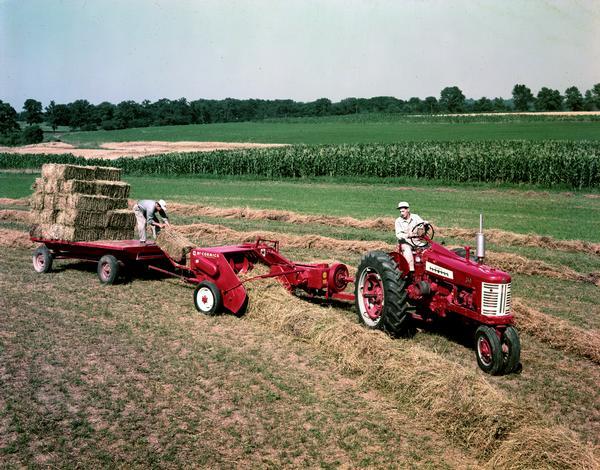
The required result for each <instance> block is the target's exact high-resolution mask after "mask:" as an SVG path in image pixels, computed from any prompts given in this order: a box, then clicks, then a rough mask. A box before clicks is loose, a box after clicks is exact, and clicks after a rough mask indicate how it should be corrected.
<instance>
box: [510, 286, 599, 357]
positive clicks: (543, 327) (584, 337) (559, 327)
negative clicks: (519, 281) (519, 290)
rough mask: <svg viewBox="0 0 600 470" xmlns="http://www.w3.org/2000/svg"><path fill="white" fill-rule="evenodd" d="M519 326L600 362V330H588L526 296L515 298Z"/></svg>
mask: <svg viewBox="0 0 600 470" xmlns="http://www.w3.org/2000/svg"><path fill="white" fill-rule="evenodd" d="M513 310H514V315H515V320H516V322H517V326H518V327H519V329H521V330H522V331H524V332H526V333H528V334H530V335H532V336H535V337H536V338H538V339H539V340H541V341H543V342H544V343H546V344H549V345H550V346H552V347H553V348H556V349H560V350H562V351H567V352H571V353H574V354H577V355H578V356H581V357H585V358H588V359H590V360H592V361H593V362H595V363H596V364H600V332H598V331H597V330H584V329H583V328H578V327H576V326H573V325H572V324H571V323H569V322H568V321H565V320H561V319H560V318H556V317H554V316H551V315H546V314H545V313H543V312H540V311H539V310H536V309H534V308H532V307H529V306H528V305H527V304H526V303H525V302H524V301H523V300H521V299H518V298H515V299H514V300H513Z"/></svg>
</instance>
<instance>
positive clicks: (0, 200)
mask: <svg viewBox="0 0 600 470" xmlns="http://www.w3.org/2000/svg"><path fill="white" fill-rule="evenodd" d="M0 204H2V205H3V206H27V205H29V196H27V197H22V198H20V199H12V198H9V197H0Z"/></svg>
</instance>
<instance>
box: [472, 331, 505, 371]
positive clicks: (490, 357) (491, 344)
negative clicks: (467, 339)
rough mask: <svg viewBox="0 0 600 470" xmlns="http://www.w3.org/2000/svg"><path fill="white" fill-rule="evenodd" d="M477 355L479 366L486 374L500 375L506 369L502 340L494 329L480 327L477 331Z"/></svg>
mask: <svg viewBox="0 0 600 470" xmlns="http://www.w3.org/2000/svg"><path fill="white" fill-rule="evenodd" d="M475 353H476V355H477V364H478V365H479V367H480V368H481V370H483V371H484V372H486V373H488V374H490V375H499V374H501V373H502V372H503V369H504V357H503V355H502V347H501V346H500V338H498V335H497V334H496V330H494V328H490V327H489V326H484V325H482V326H480V327H479V328H477V331H475Z"/></svg>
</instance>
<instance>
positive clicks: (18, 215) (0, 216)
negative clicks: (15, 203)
mask: <svg viewBox="0 0 600 470" xmlns="http://www.w3.org/2000/svg"><path fill="white" fill-rule="evenodd" d="M0 220H10V221H12V222H25V223H27V224H28V223H30V221H31V217H30V215H29V211H21V210H15V209H1V210H0Z"/></svg>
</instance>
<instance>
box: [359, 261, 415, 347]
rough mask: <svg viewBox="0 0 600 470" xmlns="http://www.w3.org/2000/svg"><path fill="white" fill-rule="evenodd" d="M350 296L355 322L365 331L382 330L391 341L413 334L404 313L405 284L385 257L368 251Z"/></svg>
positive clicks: (395, 266) (405, 312)
mask: <svg viewBox="0 0 600 470" xmlns="http://www.w3.org/2000/svg"><path fill="white" fill-rule="evenodd" d="M354 295H355V306H356V311H357V314H358V318H359V320H360V322H361V323H363V324H364V325H365V326H366V327H367V328H370V329H380V330H383V331H385V332H386V333H388V334H389V335H390V336H393V337H398V336H407V335H410V333H411V332H413V331H414V328H412V325H411V323H412V322H411V319H410V315H409V314H408V312H407V307H408V302H407V293H406V281H405V280H404V279H402V277H401V275H400V271H399V270H398V266H397V265H396V262H395V261H394V260H393V259H392V258H391V257H390V256H389V255H388V254H387V253H384V252H382V251H371V252H369V253H367V254H365V255H364V256H363V257H362V259H361V260H360V264H359V266H358V271H357V272H356V283H355V289H354Z"/></svg>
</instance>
